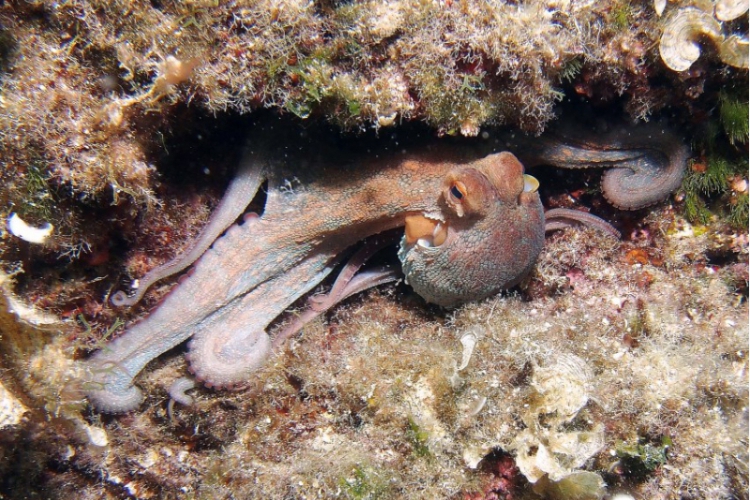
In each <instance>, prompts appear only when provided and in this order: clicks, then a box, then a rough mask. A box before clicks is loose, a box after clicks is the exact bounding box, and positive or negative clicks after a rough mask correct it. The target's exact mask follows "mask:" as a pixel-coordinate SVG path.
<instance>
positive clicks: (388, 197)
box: [85, 137, 684, 413]
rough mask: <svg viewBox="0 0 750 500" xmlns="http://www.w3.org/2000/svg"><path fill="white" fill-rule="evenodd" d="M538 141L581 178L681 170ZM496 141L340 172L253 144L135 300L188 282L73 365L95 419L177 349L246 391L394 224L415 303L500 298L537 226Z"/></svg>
mask: <svg viewBox="0 0 750 500" xmlns="http://www.w3.org/2000/svg"><path fill="white" fill-rule="evenodd" d="M516 140H517V139H516ZM543 140H544V141H547V142H546V143H545V144H549V145H550V146H549V147H548V148H547V149H544V148H541V149H540V151H536V149H537V148H535V151H536V152H535V153H534V154H533V155H531V156H529V158H530V161H532V163H534V164H538V163H548V164H554V163H555V162H556V161H558V160H559V159H560V154H559V152H560V151H564V157H563V159H564V162H563V163H564V165H562V166H566V167H570V166H577V165H578V164H579V163H580V162H584V163H585V165H584V166H588V165H589V163H591V162H592V161H593V163H594V164H596V161H595V160H596V159H597V151H599V152H600V153H601V154H602V155H604V156H605V158H606V161H604V162H601V165H605V166H613V167H619V168H620V169H632V170H634V171H643V168H641V167H642V166H643V164H644V163H648V162H649V161H652V162H653V163H654V164H653V165H650V164H649V165H646V166H647V167H648V168H647V169H646V172H649V171H655V172H656V173H657V174H659V173H660V172H662V170H663V169H664V168H666V167H665V165H664V163H665V162H666V163H667V164H669V165H671V164H674V163H676V162H678V161H683V165H682V168H683V169H684V158H682V156H679V155H677V156H678V158H677V159H676V160H675V159H674V158H675V155H674V154H673V153H672V152H667V153H662V152H660V151H659V150H658V148H656V147H655V146H651V145H649V147H648V148H647V149H646V151H647V154H644V152H643V151H642V150H635V152H633V146H628V148H629V149H627V148H626V149H623V150H616V151H615V153H612V151H613V150H615V149H616V148H614V149H613V148H612V147H610V146H611V144H609V143H606V144H604V146H602V147H600V149H598V150H597V149H595V148H593V147H592V146H590V145H587V147H586V148H584V149H582V148H580V147H572V148H569V147H566V146H563V145H561V144H560V143H559V141H557V140H555V139H546V138H545V139H543ZM508 141H509V142H506V141H496V142H494V143H493V142H489V141H488V142H484V143H481V144H479V145H476V144H475V146H476V147H474V148H455V147H453V148H450V147H446V145H444V144H443V145H442V146H435V145H433V146H430V147H426V148H423V149H420V150H418V151H407V152H400V153H391V154H389V155H381V156H379V157H378V156H377V155H368V156H369V159H366V160H362V161H359V162H357V163H354V164H353V163H352V161H351V158H346V159H345V160H344V161H341V160H336V158H335V157H336V155H337V154H336V151H322V152H320V153H319V156H320V157H319V158H317V159H316V158H312V159H311V158H309V152H307V157H305V155H296V154H290V151H289V147H288V146H287V145H286V143H285V141H284V140H283V139H279V138H276V137H273V138H272V139H271V140H269V141H262V140H261V141H257V142H255V143H254V144H255V145H254V146H253V147H251V148H250V150H249V151H248V152H247V154H246V155H245V157H244V160H243V162H242V165H241V168H240V170H239V172H238V174H237V177H236V179H235V181H234V182H233V183H232V185H231V186H230V188H229V189H228V191H227V193H228V195H227V197H228V198H229V199H225V200H224V201H223V202H222V204H221V205H220V207H219V209H218V210H217V212H216V213H215V214H214V216H213V217H212V220H211V222H210V223H209V224H208V225H207V227H206V228H205V229H204V231H203V232H202V234H201V236H199V238H198V239H197V241H196V243H195V244H194V246H193V248H192V249H190V250H188V251H187V252H185V254H184V257H178V258H177V259H175V260H174V261H173V262H170V263H168V264H166V265H164V266H161V267H160V268H157V269H156V270H154V271H152V273H149V275H147V276H146V277H144V279H143V280H142V282H143V283H144V285H143V287H142V289H141V291H140V295H142V293H143V292H144V291H145V290H144V288H145V287H148V286H150V285H151V284H152V283H153V282H155V281H157V280H158V279H161V278H163V277H165V276H168V275H170V274H173V273H174V272H176V271H178V270H181V269H184V268H185V267H187V266H188V265H190V264H191V263H192V262H193V261H194V260H195V259H196V258H197V256H199V255H201V254H202V256H201V257H200V259H199V260H198V261H197V263H196V265H195V269H194V272H193V273H192V275H190V276H189V277H188V278H187V279H186V280H185V281H184V282H183V283H181V284H180V285H179V286H178V287H176V288H175V289H174V290H173V291H172V293H171V294H170V295H168V296H167V298H166V299H165V300H164V302H163V303H162V304H161V306H160V307H159V308H158V309H157V310H156V311H154V312H153V313H152V314H151V315H150V316H148V317H147V318H146V319H145V320H143V321H141V322H139V323H137V324H135V325H133V326H131V327H130V328H129V329H128V330H127V331H126V332H125V333H124V334H123V335H122V336H120V337H119V338H117V339H115V340H114V341H112V342H110V343H109V344H108V345H107V346H106V347H105V348H104V349H102V350H101V351H99V352H97V353H96V354H94V355H93V356H92V357H91V358H90V359H89V360H88V361H87V362H86V364H87V367H88V370H87V372H88V373H89V380H87V382H86V384H85V388H86V392H87V396H88V398H89V400H90V401H91V403H92V404H93V405H94V406H95V407H96V408H97V409H98V410H100V411H105V412H111V413H120V412H126V411H130V410H133V409H135V408H137V407H138V405H139V404H140V402H141V401H142V397H143V396H142V394H141V391H140V390H139V389H138V388H137V387H135V386H134V385H133V379H134V377H135V376H136V375H137V374H138V373H139V372H140V371H141V370H142V369H143V368H144V367H145V365H146V364H147V363H148V362H149V361H151V360H152V359H154V358H156V357H157V356H159V355H160V354H162V353H163V352H165V351H167V350H169V349H171V348H172V347H174V346H176V345H178V344H180V343H182V342H184V341H186V340H188V339H192V340H191V342H190V344H189V353H188V355H187V357H188V360H189V363H190V369H191V371H192V372H193V373H194V374H195V375H196V377H197V378H198V379H199V380H201V381H202V382H203V383H204V384H205V385H207V386H209V387H236V386H238V385H240V384H242V383H243V382H246V381H247V380H248V379H249V378H250V377H251V376H252V373H253V372H254V371H255V370H256V369H257V368H258V367H259V366H261V365H262V364H263V363H264V362H265V360H266V359H267V358H268V356H269V354H270V352H271V351H272V349H273V348H274V342H272V341H271V339H270V338H269V336H268V334H267V333H266V328H267V327H268V325H269V324H270V323H271V322H272V321H273V320H274V319H276V318H277V317H279V316H280V315H281V314H282V313H283V312H284V311H285V310H286V309H287V308H288V307H289V306H290V305H291V304H292V303H294V302H295V301H296V300H297V299H298V298H300V297H301V296H303V295H305V294H306V293H308V292H309V291H310V290H311V289H312V288H314V287H315V286H316V285H317V284H318V283H320V282H321V281H322V280H323V279H324V278H325V277H326V276H327V275H328V274H329V273H330V272H331V270H332V269H333V268H334V267H335V265H336V264H337V263H338V261H339V259H340V256H342V255H343V254H344V253H345V252H346V250H347V249H348V248H350V247H352V246H353V245H355V244H357V243H358V242H359V241H361V240H363V239H365V238H367V237H369V236H371V235H374V234H378V233H381V232H383V231H387V230H390V229H394V228H399V227H404V226H405V224H407V221H408V222H409V224H408V225H407V227H406V230H407V231H406V234H407V237H406V238H405V240H404V243H403V244H402V248H401V251H400V256H401V258H402V261H403V265H404V270H405V272H406V276H407V279H408V280H409V282H410V283H411V284H412V286H414V288H415V289H416V290H417V291H418V292H419V293H421V294H423V295H424V297H425V298H426V299H427V300H429V301H432V302H435V303H438V304H442V305H447V306H452V305H456V304H459V303H461V302H466V301H470V300H477V299H481V298H483V297H486V296H488V295H490V294H492V293H495V292H496V291H498V290H500V289H502V288H506V287H509V286H512V285H513V284H515V283H516V282H517V281H518V280H519V279H520V278H521V277H523V275H524V274H525V273H527V272H528V271H529V269H530V268H531V266H532V265H533V263H534V261H535V259H536V258H537V255H538V254H539V251H540V250H541V247H542V244H543V238H544V231H545V219H544V214H543V212H542V207H541V204H540V202H539V198H538V195H537V193H536V192H534V189H529V188H528V186H527V187H524V176H523V167H522V166H521V164H520V163H519V162H518V161H517V160H516V159H515V157H514V156H513V155H511V154H509V153H498V154H491V155H489V156H486V155H487V153H488V152H491V151H493V150H502V149H505V144H506V143H508V144H511V143H512V141H510V140H509V139H508ZM274 144H275V146H274ZM511 145H512V144H511ZM521 146H523V144H521ZM274 148H275V149H274ZM561 148H562V149H561ZM669 151H671V150H669ZM519 152H522V151H519ZM576 155H579V157H580V158H579V159H578V162H579V163H577V160H576ZM680 159H681V160H680ZM304 163H307V164H304ZM680 175H681V174H680ZM264 180H267V181H268V185H267V188H266V189H267V201H266V206H265V210H264V212H263V214H262V215H261V216H250V217H246V218H245V222H244V224H241V225H235V226H232V227H231V228H229V229H228V230H227V231H226V233H225V234H224V236H222V237H220V238H218V239H216V238H217V236H218V235H220V234H221V233H222V232H223V231H224V230H225V229H226V228H227V227H229V226H230V225H232V224H233V222H234V221H235V220H236V219H237V218H238V217H239V216H240V215H241V213H242V211H243V210H244V208H245V207H246V206H247V205H248V204H249V202H250V201H251V200H252V198H253V196H254V195H255V193H256V192H257V190H258V189H259V188H260V186H261V184H262V182H263V181H264ZM605 188H606V185H605ZM668 193H669V191H665V192H662V193H660V194H659V196H660V197H664V196H666V195H667V194H668ZM652 197H653V196H652ZM639 203H640V202H639ZM568 212H574V211H568ZM589 217H590V216H589ZM566 219H569V220H578V221H582V222H583V223H587V222H586V220H585V218H580V217H577V216H576V214H575V213H564V214H556V215H555V216H554V217H552V219H551V221H548V222H550V223H551V224H561V223H564V222H565V220H566ZM214 240H215V241H214ZM209 246H210V247H211V248H209ZM425 247H427V248H425ZM381 278H382V279H381ZM383 279H392V277H391V278H385V275H384V274H382V275H380V278H377V277H376V278H373V279H368V280H365V281H367V282H369V283H372V284H375V283H377V282H383ZM363 286H364V285H362V286H360V285H359V284H357V282H355V281H353V284H352V285H351V287H344V290H343V292H341V293H337V294H335V295H338V296H340V297H344V296H347V295H348V294H350V293H353V291H356V290H361V289H363ZM140 295H139V296H140ZM139 296H138V297H139ZM138 297H136V298H135V299H128V298H127V297H125V296H123V295H118V297H117V298H116V300H115V302H117V304H119V305H128V304H131V303H133V302H135V301H137V298H138ZM276 347H277V346H276Z"/></svg>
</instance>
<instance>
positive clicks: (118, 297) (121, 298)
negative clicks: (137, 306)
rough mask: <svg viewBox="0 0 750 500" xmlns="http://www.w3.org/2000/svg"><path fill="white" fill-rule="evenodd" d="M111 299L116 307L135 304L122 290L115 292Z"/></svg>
mask: <svg viewBox="0 0 750 500" xmlns="http://www.w3.org/2000/svg"><path fill="white" fill-rule="evenodd" d="M109 301H110V302H111V303H112V305H113V306H115V307H125V306H132V305H133V304H134V302H133V301H132V299H131V298H130V297H128V295H127V294H126V293H125V292H123V291H122V290H118V291H117V292H115V293H113V294H112V297H110V299H109Z"/></svg>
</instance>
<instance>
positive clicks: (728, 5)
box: [714, 0, 748, 21]
mask: <svg viewBox="0 0 750 500" xmlns="http://www.w3.org/2000/svg"><path fill="white" fill-rule="evenodd" d="M747 10H748V2H747V0H718V2H716V7H714V15H715V16H716V19H718V20H719V21H731V20H733V19H737V18H738V17H740V16H741V15H742V14H744V13H745V12H747Z"/></svg>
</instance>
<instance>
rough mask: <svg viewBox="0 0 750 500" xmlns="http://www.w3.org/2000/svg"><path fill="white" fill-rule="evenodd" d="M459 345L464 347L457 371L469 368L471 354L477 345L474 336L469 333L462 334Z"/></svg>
mask: <svg viewBox="0 0 750 500" xmlns="http://www.w3.org/2000/svg"><path fill="white" fill-rule="evenodd" d="M461 344H462V345H463V346H464V351H463V354H462V355H461V364H460V365H459V367H458V371H461V370H463V369H464V368H466V367H467V366H469V360H470V359H471V354H472V353H473V352H474V346H475V345H477V336H476V334H475V333H473V332H471V331H469V332H466V333H464V334H463V336H462V337H461Z"/></svg>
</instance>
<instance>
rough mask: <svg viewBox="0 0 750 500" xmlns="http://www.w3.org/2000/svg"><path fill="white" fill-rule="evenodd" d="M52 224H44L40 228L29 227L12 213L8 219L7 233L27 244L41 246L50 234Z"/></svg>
mask: <svg viewBox="0 0 750 500" xmlns="http://www.w3.org/2000/svg"><path fill="white" fill-rule="evenodd" d="M53 229H54V228H53V226H52V224H50V223H49V222H46V223H45V224H44V226H42V227H33V226H29V225H28V224H27V223H26V221H24V220H23V219H22V218H21V217H19V216H18V214H17V213H15V212H13V213H11V214H10V217H8V231H9V232H10V234H12V235H13V236H17V237H19V238H21V239H22V240H24V241H28V242H29V243H37V244H42V243H44V241H45V240H46V239H47V237H48V236H49V235H50V234H52V230H53Z"/></svg>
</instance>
